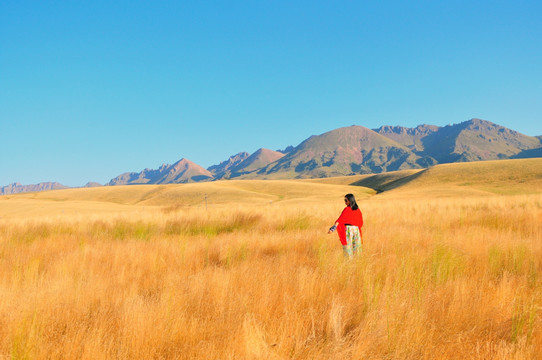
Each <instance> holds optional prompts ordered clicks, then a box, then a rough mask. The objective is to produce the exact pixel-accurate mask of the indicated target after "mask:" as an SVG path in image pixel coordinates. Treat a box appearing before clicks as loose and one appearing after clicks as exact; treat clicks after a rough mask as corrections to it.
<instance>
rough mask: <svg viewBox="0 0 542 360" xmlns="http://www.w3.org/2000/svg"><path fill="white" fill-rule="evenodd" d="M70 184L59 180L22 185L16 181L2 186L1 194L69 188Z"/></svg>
mask: <svg viewBox="0 0 542 360" xmlns="http://www.w3.org/2000/svg"><path fill="white" fill-rule="evenodd" d="M67 188H69V186H66V185H62V184H60V183H57V182H41V183H38V184H31V185H22V184H21V183H18V182H15V183H13V184H9V185H6V186H3V187H0V195H9V194H17V193H23V192H33V191H46V190H58V189H67Z"/></svg>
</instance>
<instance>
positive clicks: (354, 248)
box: [327, 194, 363, 258]
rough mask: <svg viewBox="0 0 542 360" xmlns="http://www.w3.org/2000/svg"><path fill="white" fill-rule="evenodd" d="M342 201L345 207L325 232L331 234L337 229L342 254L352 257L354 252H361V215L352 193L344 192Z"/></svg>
mask: <svg viewBox="0 0 542 360" xmlns="http://www.w3.org/2000/svg"><path fill="white" fill-rule="evenodd" d="M344 203H345V204H346V207H345V208H344V210H343V212H342V213H341V216H339V218H338V219H337V220H336V221H335V224H333V226H332V227H330V228H329V231H328V232H327V233H328V234H331V233H332V232H333V231H335V229H337V234H339V239H340V240H341V244H342V245H343V251H344V255H345V256H348V257H350V258H352V256H354V254H356V253H357V252H361V245H362V244H363V241H362V237H361V227H362V226H363V216H362V215H361V210H360V209H359V207H358V204H357V203H356V198H355V197H354V195H352V194H346V195H345V196H344Z"/></svg>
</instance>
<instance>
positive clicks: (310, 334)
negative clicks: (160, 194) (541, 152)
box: [0, 195, 542, 359]
mask: <svg viewBox="0 0 542 360" xmlns="http://www.w3.org/2000/svg"><path fill="white" fill-rule="evenodd" d="M339 200H340V199H339ZM336 205H337V204H327V203H319V204H313V207H312V208H310V209H307V206H305V207H304V208H302V207H296V206H294V205H290V206H286V205H284V206H280V205H269V206H267V207H259V208H253V207H248V206H246V207H243V206H237V207H236V208H235V209H213V210H210V211H209V212H204V211H194V210H190V209H182V208H180V209H173V210H172V209H169V210H168V211H167V212H164V211H160V210H156V211H155V212H148V213H142V214H139V215H138V216H134V215H131V217H124V216H117V217H113V218H111V217H105V216H104V217H100V216H95V217H90V218H88V219H81V218H64V219H50V220H47V219H44V220H34V221H32V222H28V221H15V220H13V221H3V222H1V223H0V358H12V359H25V358H26V359H35V358H37V359H42V358H55V359H56V358H58V359H71V358H81V359H102V358H103V359H105V358H118V359H133V358H144V359H153V358H155V359H170V358H172V359H175V358H176V359H193V358H203V359H251V358H253V359H362V358H363V359H424V358H425V359H433V358H439V359H464V358H479V359H533V358H537V357H539V356H540V355H539V354H540V349H541V348H542V319H541V316H542V307H541V306H542V278H541V276H540V273H541V271H542V242H541V240H542V229H541V226H540V224H541V222H542V197H541V196H539V195H532V196H515V197H485V198H470V199H454V198H449V199H439V200H435V199H423V198H417V199H403V200H396V201H389V200H386V201H379V200H378V198H375V199H374V200H371V201H364V202H361V207H362V210H363V213H364V218H365V222H366V225H365V226H364V247H363V254H362V255H361V256H359V257H357V258H355V259H354V260H352V261H348V260H346V259H344V257H343V255H342V249H341V247H340V244H339V241H338V239H337V238H336V235H335V234H333V235H327V234H326V229H327V227H329V226H330V225H331V224H332V223H333V220H335V219H336V217H337V216H338V212H339V211H340V204H339V205H338V206H339V207H337V206H336Z"/></svg>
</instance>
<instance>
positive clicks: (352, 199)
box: [344, 194, 358, 210]
mask: <svg viewBox="0 0 542 360" xmlns="http://www.w3.org/2000/svg"><path fill="white" fill-rule="evenodd" d="M344 197H345V198H347V199H348V201H349V202H350V209H352V210H357V209H358V203H357V202H356V198H355V197H354V194H346V195H345V196H344Z"/></svg>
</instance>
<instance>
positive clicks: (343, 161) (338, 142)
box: [251, 125, 423, 178]
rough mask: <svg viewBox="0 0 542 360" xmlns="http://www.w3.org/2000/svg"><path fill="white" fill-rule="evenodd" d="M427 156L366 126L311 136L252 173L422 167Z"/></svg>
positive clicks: (268, 174)
mask: <svg viewBox="0 0 542 360" xmlns="http://www.w3.org/2000/svg"><path fill="white" fill-rule="evenodd" d="M422 164H423V159H421V158H420V157H419V156H417V155H415V154H414V153H413V152H412V151H411V150H410V149H408V148H407V147H406V146H403V145H401V144H399V143H397V142H395V141H393V140H391V139H388V138H386V137H384V136H382V135H380V134H377V133H376V132H374V131H373V130H370V129H368V128H365V127H363V126H355V125H354V126H350V127H344V128H339V129H335V130H332V131H329V132H326V133H324V134H322V135H317V136H311V137H310V138H308V139H307V140H305V141H303V142H302V143H301V144H299V145H298V146H297V147H295V148H294V149H293V150H292V151H291V152H290V153H288V154H287V155H286V156H284V157H282V158H281V159H279V160H278V161H275V162H274V163H271V164H269V165H268V166H266V167H265V168H263V169H261V170H259V171H257V172H255V173H252V174H251V177H254V176H255V174H257V175H260V176H263V177H265V178H286V177H297V178H306V177H327V176H341V175H350V174H355V173H358V174H359V173H371V172H382V171H391V170H399V169H408V168H420V167H421V165H422Z"/></svg>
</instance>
